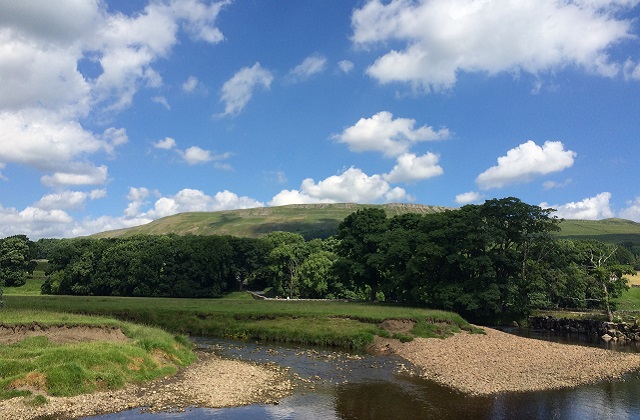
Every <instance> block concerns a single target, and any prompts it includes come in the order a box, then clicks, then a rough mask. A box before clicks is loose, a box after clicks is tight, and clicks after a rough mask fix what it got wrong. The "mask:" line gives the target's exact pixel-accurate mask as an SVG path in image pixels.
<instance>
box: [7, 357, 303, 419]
mask: <svg viewBox="0 0 640 420" xmlns="http://www.w3.org/2000/svg"><path fill="white" fill-rule="evenodd" d="M198 356H199V360H198V361H197V362H195V363H194V364H192V365H191V366H189V367H187V368H184V369H182V370H181V371H180V372H179V373H178V374H177V375H176V376H172V377H166V378H163V379H159V380H156V381H153V382H150V383H147V384H143V385H140V386H133V385H131V386H128V387H126V388H124V389H121V390H118V391H106V392H97V393H93V394H85V395H79V396H76V397H64V398H59V397H50V396H47V397H46V398H47V400H48V403H47V404H45V405H42V406H39V407H30V406H29V405H28V401H29V400H30V399H32V398H33V397H26V398H25V397H20V398H12V399H10V400H5V401H0V419H2V420H5V419H7V420H9V419H11V420H27V419H37V418H40V417H44V416H46V417H47V418H56V419H74V418H78V417H85V416H93V415H98V414H105V413H115V412H119V411H123V410H130V409H134V408H139V407H142V408H144V410H145V411H150V412H178V411H184V410H186V409H189V408H190V407H207V408H220V407H236V406H242V405H248V404H258V403H260V404H276V403H277V402H278V401H279V400H280V399H281V398H283V397H285V396H287V395H289V394H291V392H292V389H293V383H292V382H291V380H290V378H289V375H288V373H287V372H286V371H285V370H284V369H281V368H279V367H277V366H275V365H268V364H267V365H265V364H254V363H248V362H243V361H239V360H229V359H223V358H220V357H218V356H216V355H213V354H210V353H199V354H198ZM25 402H26V403H27V404H25Z"/></svg>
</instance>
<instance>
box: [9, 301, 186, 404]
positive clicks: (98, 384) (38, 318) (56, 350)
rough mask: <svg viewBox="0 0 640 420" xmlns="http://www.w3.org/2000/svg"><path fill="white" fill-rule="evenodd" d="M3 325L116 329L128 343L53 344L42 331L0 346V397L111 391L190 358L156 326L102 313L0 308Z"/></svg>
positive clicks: (164, 371)
mask: <svg viewBox="0 0 640 420" xmlns="http://www.w3.org/2000/svg"><path fill="white" fill-rule="evenodd" d="M0 315H1V317H2V323H3V324H4V325H21V324H29V323H38V324H39V325H42V326H47V325H66V326H102V327H118V328H120V329H121V330H122V332H123V333H124V334H125V335H126V336H127V337H129V338H130V339H131V340H130V341H129V342H123V343H121V342H118V343H116V342H105V341H96V342H82V343H74V344H58V343H53V342H51V341H49V339H48V338H47V337H46V336H44V335H39V336H35V337H28V338H25V339H23V340H21V341H19V342H17V343H14V344H6V345H0V399H5V398H12V397H15V396H26V395H31V394H36V395H42V394H44V395H54V396H72V395H78V394H83V393H89V392H94V391H99V390H112V389H117V388H120V387H122V386H124V385H125V384H127V383H141V382H145V381H148V380H150V379H154V378H158V377H162V376H166V375H172V374H175V373H176V371H177V369H178V367H180V366H185V365H187V364H190V363H191V362H193V361H194V360H195V356H194V354H193V352H192V351H191V345H190V344H189V342H188V341H187V340H186V339H184V338H176V337H174V336H172V335H171V334H169V333H167V332H165V331H162V330H160V329H158V328H152V327H145V326H140V325H135V324H131V323H125V322H121V321H118V320H115V319H110V318H106V317H89V316H82V315H78V314H67V313H54V312H49V311H33V310H25V311H22V310H16V309H10V310H2V311H0Z"/></svg>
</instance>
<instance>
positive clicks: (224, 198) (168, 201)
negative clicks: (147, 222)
mask: <svg viewBox="0 0 640 420" xmlns="http://www.w3.org/2000/svg"><path fill="white" fill-rule="evenodd" d="M254 207H264V204H263V203H261V202H259V201H257V200H254V199H252V198H249V197H240V196H238V195H237V194H235V193H232V192H230V191H227V190H224V191H221V192H217V193H216V194H215V195H214V196H213V197H212V196H209V195H207V194H205V193H204V192H203V191H200V190H194V189H189V188H185V189H183V190H180V191H178V193H177V194H176V195H174V196H170V197H161V198H159V199H158V200H157V201H156V202H155V204H154V207H153V209H152V210H149V211H148V212H146V213H142V214H140V215H139V216H141V217H149V218H152V219H157V218H160V217H165V216H170V215H173V214H177V213H183V212H192V211H221V210H233V209H244V208H254Z"/></svg>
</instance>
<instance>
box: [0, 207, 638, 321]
mask: <svg viewBox="0 0 640 420" xmlns="http://www.w3.org/2000/svg"><path fill="white" fill-rule="evenodd" d="M559 222H560V220H559V219H558V218H556V217H554V216H553V210H551V209H542V208H540V207H538V206H533V205H529V204H526V203H523V202H522V201H520V200H519V199H517V198H513V197H509V198H504V199H494V200H488V201H486V202H485V203H484V204H481V205H467V206H464V207H462V208H460V209H457V210H449V211H445V212H441V213H434V214H426V215H418V214H410V213H408V214H403V215H399V216H394V217H391V218H389V217H387V215H386V213H385V212H384V210H382V209H378V208H365V209H361V210H359V211H357V212H355V213H353V214H351V215H350V216H348V217H347V218H346V219H345V220H343V221H342V222H341V224H340V225H339V227H338V231H337V233H336V234H335V235H334V236H333V237H330V238H328V239H324V240H322V239H312V240H308V241H307V240H305V239H304V238H303V237H302V236H301V235H298V234H296V233H291V232H273V233H270V234H268V235H266V236H264V237H262V238H239V237H232V236H176V235H162V236H157V235H142V236H134V237H130V238H112V239H90V238H77V239H43V240H39V241H37V242H35V243H34V242H31V241H29V240H28V238H27V237H26V236H24V235H19V236H13V237H9V238H5V239H2V240H0V251H2V253H1V254H0V285H2V284H4V286H5V287H11V286H20V285H21V284H24V281H25V280H26V273H27V272H28V271H29V270H30V269H31V270H32V269H33V260H34V259H35V258H43V259H47V260H48V261H49V267H50V268H49V270H48V271H47V273H46V274H47V279H46V280H45V282H44V284H43V286H42V292H43V293H45V294H70V295H100V296H158V297H189V298H200V297H219V296H222V295H224V294H226V293H229V292H231V291H234V290H242V289H245V288H246V289H250V290H260V291H264V292H265V293H266V294H267V295H269V296H274V297H283V298H329V299H354V300H371V301H381V302H397V303H401V304H404V305H419V306H427V307H430V308H439V309H445V310H452V311H455V312H458V313H460V314H461V315H463V316H466V317H467V318H469V319H472V320H496V319H500V318H502V319H509V318H513V317H521V316H524V315H526V314H527V313H528V312H529V311H530V310H531V309H533V308H575V309H587V308H600V309H604V310H606V311H607V312H608V313H609V314H611V311H613V310H614V299H615V298H616V297H619V296H620V295H621V293H622V291H624V290H625V288H626V287H627V284H626V280H625V278H624V275H625V274H628V273H632V272H634V265H635V266H636V268H637V263H638V261H639V256H638V254H639V251H640V249H638V246H637V245H636V244H625V245H624V246H616V245H612V244H606V243H602V242H598V241H595V240H566V239H556V238H554V236H553V233H554V232H555V231H558V230H559V226H558V224H559Z"/></svg>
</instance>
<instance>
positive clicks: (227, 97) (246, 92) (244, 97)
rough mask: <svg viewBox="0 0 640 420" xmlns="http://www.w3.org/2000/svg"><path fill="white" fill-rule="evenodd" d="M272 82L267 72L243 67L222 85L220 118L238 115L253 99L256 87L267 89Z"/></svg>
mask: <svg viewBox="0 0 640 420" xmlns="http://www.w3.org/2000/svg"><path fill="white" fill-rule="evenodd" d="M271 82H273V75H272V74H271V72H270V71H269V70H266V69H264V68H262V66H260V63H256V64H254V65H253V66H252V67H243V68H242V69H240V70H239V71H238V72H237V73H236V74H235V75H233V77H232V78H231V79H229V80H227V81H226V82H225V83H224V85H222V93H221V95H220V101H221V102H223V103H224V112H223V113H222V114H221V116H234V115H238V114H239V113H240V112H241V111H242V110H243V109H244V107H245V106H246V105H247V104H248V103H249V101H250V100H251V98H252V97H253V91H254V90H255V89H256V88H257V87H262V88H264V89H267V90H268V89H269V88H270V87H271Z"/></svg>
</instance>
